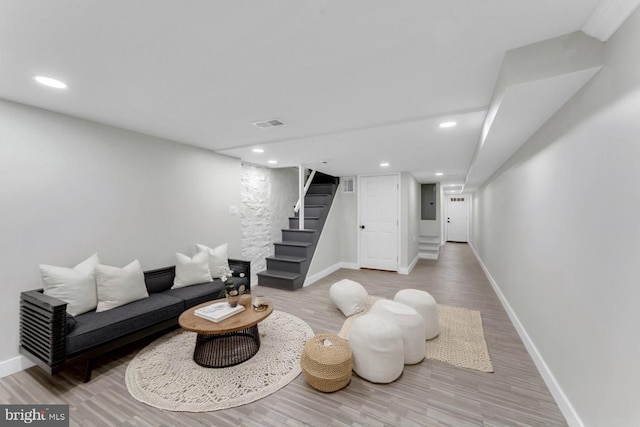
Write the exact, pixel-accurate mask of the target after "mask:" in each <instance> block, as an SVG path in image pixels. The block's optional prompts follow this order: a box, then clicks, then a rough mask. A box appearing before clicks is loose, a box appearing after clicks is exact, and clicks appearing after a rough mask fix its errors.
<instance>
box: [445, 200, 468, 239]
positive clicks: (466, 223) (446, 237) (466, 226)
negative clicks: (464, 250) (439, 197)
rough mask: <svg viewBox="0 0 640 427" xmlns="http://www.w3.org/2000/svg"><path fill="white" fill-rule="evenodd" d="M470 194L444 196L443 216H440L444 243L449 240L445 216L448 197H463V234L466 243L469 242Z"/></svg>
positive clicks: (447, 211) (447, 210) (447, 208)
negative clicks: (465, 214) (465, 209)
mask: <svg viewBox="0 0 640 427" xmlns="http://www.w3.org/2000/svg"><path fill="white" fill-rule="evenodd" d="M471 196H472V194H464V193H463V194H447V195H446V196H445V201H446V203H444V217H443V218H442V223H443V225H444V241H445V243H446V242H448V241H449V225H448V222H447V218H449V198H450V197H464V198H465V203H466V204H467V220H466V221H465V235H466V238H467V240H466V243H469V221H470V219H471Z"/></svg>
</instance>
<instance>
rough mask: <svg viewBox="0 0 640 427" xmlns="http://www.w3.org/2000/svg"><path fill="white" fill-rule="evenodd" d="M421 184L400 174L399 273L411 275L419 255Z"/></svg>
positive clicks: (405, 174) (407, 174) (410, 176)
mask: <svg viewBox="0 0 640 427" xmlns="http://www.w3.org/2000/svg"><path fill="white" fill-rule="evenodd" d="M420 197H421V191H420V184H419V183H418V181H416V180H415V178H414V177H413V176H412V175H411V174H409V173H407V172H403V173H401V174H400V265H399V266H398V271H399V272H401V273H405V274H406V273H409V271H410V270H411V268H413V266H412V263H413V262H414V261H415V260H416V259H417V257H418V254H419V252H420V251H419V248H418V236H419V235H420V208H421V207H420Z"/></svg>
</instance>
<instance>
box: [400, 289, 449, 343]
mask: <svg viewBox="0 0 640 427" xmlns="http://www.w3.org/2000/svg"><path fill="white" fill-rule="evenodd" d="M393 300H394V301H397V302H399V303H402V304H405V305H408V306H409V307H412V308H413V309H414V310H415V311H417V312H418V313H419V314H420V315H421V316H422V318H423V319H424V326H425V331H426V334H425V339H427V340H430V339H431V338H435V337H436V336H438V334H439V333H440V321H439V318H438V304H436V300H435V299H433V297H432V296H431V295H430V294H429V293H428V292H425V291H420V290H418V289H403V290H401V291H398V293H396V296H395V297H393Z"/></svg>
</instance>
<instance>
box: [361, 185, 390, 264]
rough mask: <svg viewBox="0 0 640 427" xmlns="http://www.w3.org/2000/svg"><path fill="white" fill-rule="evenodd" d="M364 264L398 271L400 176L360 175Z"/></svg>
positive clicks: (362, 254)
mask: <svg viewBox="0 0 640 427" xmlns="http://www.w3.org/2000/svg"><path fill="white" fill-rule="evenodd" d="M359 181H360V191H359V192H358V194H359V196H358V197H359V205H360V224H359V227H360V230H359V233H360V267H362V268H375V269H379V270H392V271H397V270H398V175H383V176H365V177H360V180H359Z"/></svg>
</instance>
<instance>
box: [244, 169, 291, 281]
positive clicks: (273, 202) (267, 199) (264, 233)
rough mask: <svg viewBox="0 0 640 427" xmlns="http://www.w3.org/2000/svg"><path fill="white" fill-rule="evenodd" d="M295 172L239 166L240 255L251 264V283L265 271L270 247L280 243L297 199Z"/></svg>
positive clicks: (271, 252)
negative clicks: (282, 231) (258, 274)
mask: <svg viewBox="0 0 640 427" xmlns="http://www.w3.org/2000/svg"><path fill="white" fill-rule="evenodd" d="M297 179H298V171H297V169H293V168H285V169H269V168H265V167H262V166H257V165H252V164H247V163H243V164H242V168H241V185H240V188H241V190H240V199H241V212H240V217H241V223H240V228H241V245H242V250H241V254H242V257H243V259H247V260H250V261H251V272H252V274H251V276H252V277H251V283H252V286H253V285H255V284H257V276H256V273H258V272H260V271H263V270H265V269H266V268H267V266H266V261H265V258H266V257H268V256H272V255H273V250H274V248H273V243H274V242H279V241H281V240H282V233H281V232H280V230H281V229H282V228H288V217H289V216H293V206H294V205H295V203H296V201H297V199H298V197H297V193H298V185H297Z"/></svg>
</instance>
